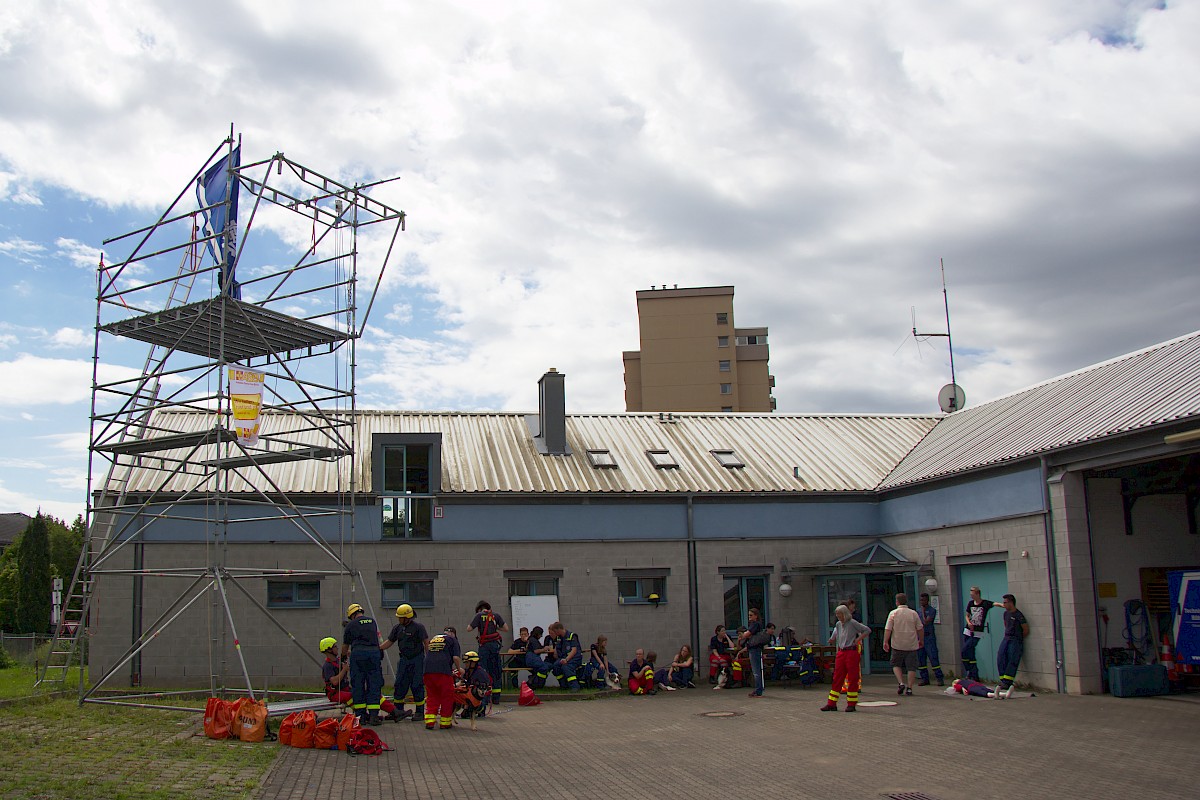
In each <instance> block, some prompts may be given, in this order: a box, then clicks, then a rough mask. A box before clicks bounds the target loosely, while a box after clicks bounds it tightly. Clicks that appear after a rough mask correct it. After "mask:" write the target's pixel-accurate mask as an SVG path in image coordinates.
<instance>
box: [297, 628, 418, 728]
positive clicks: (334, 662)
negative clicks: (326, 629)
mask: <svg viewBox="0 0 1200 800" xmlns="http://www.w3.org/2000/svg"><path fill="white" fill-rule="evenodd" d="M318 647H319V648H320V649H321V652H322V653H324V654H325V663H323V664H322V665H321V678H322V680H324V681H325V696H326V697H328V698H329V700H330V701H331V702H334V703H340V704H342V705H350V704H351V703H352V702H353V699H354V695H353V693H352V692H351V691H350V676H349V673H350V664H349V662H347V661H344V660H342V659H340V658H339V657H338V640H337V639H335V638H333V637H332V636H326V637H325V638H324V639H322V640H321V643H320V644H319V645H318ZM379 710H380V711H382V712H383V713H384V714H386V715H387V719H389V720H392V721H394V722H399V721H400V719H401V718H400V717H399V716H397V715H396V706H395V705H394V704H393V703H392V701H391V700H383V701H382V702H380V704H379Z"/></svg>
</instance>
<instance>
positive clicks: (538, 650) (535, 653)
mask: <svg viewBox="0 0 1200 800" xmlns="http://www.w3.org/2000/svg"><path fill="white" fill-rule="evenodd" d="M541 640H542V628H541V626H540V625H539V626H538V627H536V628H534V629H533V630H531V631H530V632H529V641H528V643H527V644H526V647H525V668H526V669H528V670H529V688H530V689H541V688H542V687H543V686H545V685H546V678H547V677H548V676H549V675H550V669H551V667H553V666H554V665H553V664H551V663H549V662H547V661H546V659H545V658H543V657H542V656H543V654H546V653H553V652H554V644H553V642H551V643H550V644H549V645H548V646H538V642H540V641H541Z"/></svg>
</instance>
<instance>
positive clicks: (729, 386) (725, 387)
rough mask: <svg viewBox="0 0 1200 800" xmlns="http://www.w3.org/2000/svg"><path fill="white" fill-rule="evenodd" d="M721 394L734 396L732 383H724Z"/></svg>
mask: <svg viewBox="0 0 1200 800" xmlns="http://www.w3.org/2000/svg"><path fill="white" fill-rule="evenodd" d="M721 394H733V384H732V383H722V384H721Z"/></svg>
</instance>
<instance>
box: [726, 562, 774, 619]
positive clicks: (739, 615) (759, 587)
mask: <svg viewBox="0 0 1200 800" xmlns="http://www.w3.org/2000/svg"><path fill="white" fill-rule="evenodd" d="M721 578H722V583H723V584H724V594H725V627H726V628H728V629H729V630H731V631H736V630H737V629H738V626H739V625H746V624H747V623H748V622H749V619H750V617H749V615H750V609H752V608H757V609H758V610H759V613H760V614H762V616H761V617H760V619H761V620H762V622H763V623H764V624H766V622H767V621H768V620H770V619H771V617H770V613H771V612H770V610H769V609H768V608H767V578H766V576H765V575H722V576H721Z"/></svg>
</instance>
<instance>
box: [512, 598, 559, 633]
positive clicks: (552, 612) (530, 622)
mask: <svg viewBox="0 0 1200 800" xmlns="http://www.w3.org/2000/svg"><path fill="white" fill-rule="evenodd" d="M509 604H510V605H511V607H512V623H511V624H510V627H511V628H512V632H513V636H514V638H515V637H516V635H517V631H519V630H521V628H529V630H533V629H534V628H535V627H537V626H541V629H542V631H543V633H542V636H543V637H544V636H545V635H546V634H545V631H548V630H550V624H551V623H553V622H558V595H556V594H548V595H538V596H536V597H535V596H531V595H513V596H512V597H510V598H509Z"/></svg>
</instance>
